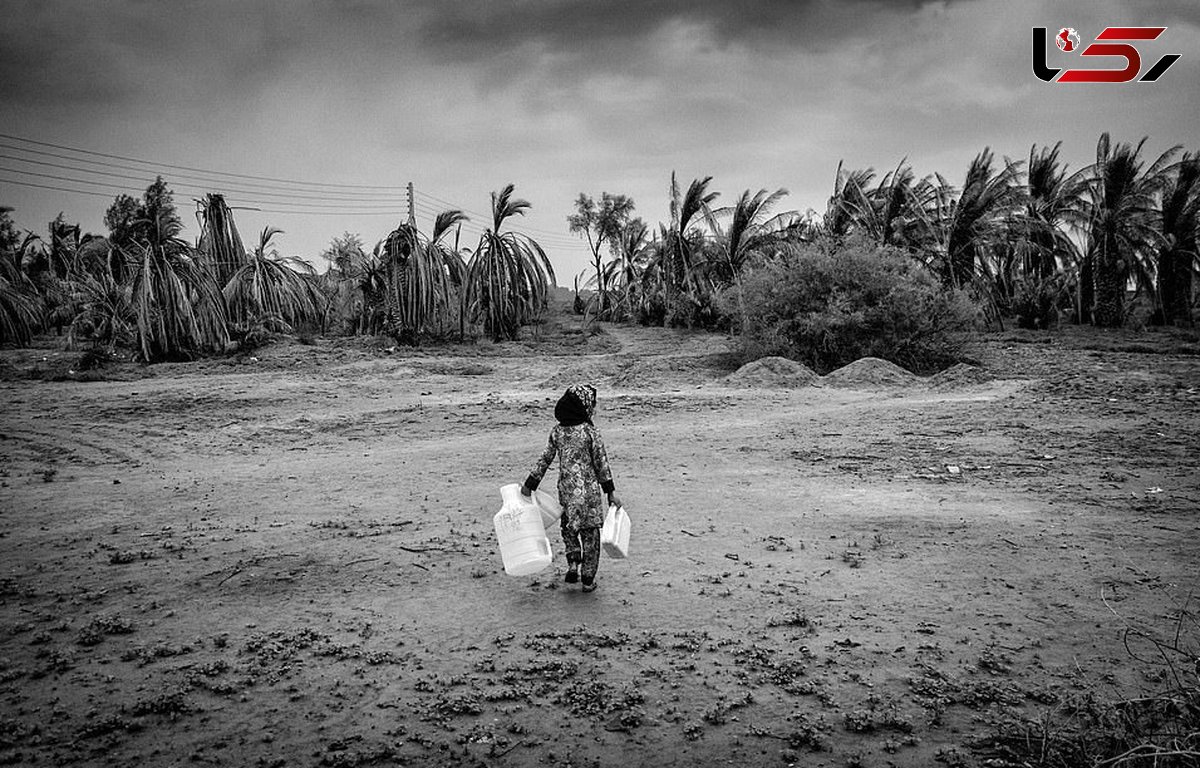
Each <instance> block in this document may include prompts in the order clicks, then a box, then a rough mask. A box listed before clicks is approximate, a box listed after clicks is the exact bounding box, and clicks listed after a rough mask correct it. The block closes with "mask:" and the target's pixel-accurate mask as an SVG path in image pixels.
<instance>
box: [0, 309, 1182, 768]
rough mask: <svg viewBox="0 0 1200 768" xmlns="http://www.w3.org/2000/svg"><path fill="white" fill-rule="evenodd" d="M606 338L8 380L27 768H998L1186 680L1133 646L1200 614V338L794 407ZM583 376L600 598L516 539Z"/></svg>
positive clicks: (985, 366) (834, 394)
mask: <svg viewBox="0 0 1200 768" xmlns="http://www.w3.org/2000/svg"><path fill="white" fill-rule="evenodd" d="M563 338H567V337H566V336H564V337H563ZM571 338H573V339H574V341H573V342H572V343H573V345H574V346H572V347H571V348H570V349H561V348H559V347H557V346H555V342H554V340H553V339H551V340H549V341H545V342H543V343H541V344H511V345H499V346H495V345H488V344H484V345H481V346H480V347H478V348H467V347H460V348H455V349H453V350H450V351H449V353H448V354H442V355H435V354H434V352H433V351H432V350H427V351H420V352H416V353H414V352H411V351H406V350H396V351H395V352H394V353H391V354H389V353H386V352H385V351H383V350H381V349H379V348H377V347H373V346H354V345H349V344H334V343H331V342H324V341H322V342H320V343H318V344H317V345H316V346H301V345H297V344H294V343H289V344H279V345H276V346H274V347H270V348H268V349H265V350H263V351H262V352H261V353H260V354H259V355H258V356H257V359H256V360H249V359H245V360H241V361H218V362H210V363H199V364H190V365H172V366H158V367H155V368H154V369H152V370H151V371H150V373H151V374H152V375H151V376H149V377H146V378H133V379H131V380H127V381H107V382H91V383H79V382H73V381H63V382H41V381H28V380H17V379H13V377H12V376H10V377H9V380H5V381H0V397H3V401H4V403H5V408H4V415H3V417H2V419H0V433H2V439H0V467H2V468H0V481H2V482H3V487H0V562H2V563H3V565H2V566H0V567H2V573H0V701H2V702H3V714H0V762H5V761H7V762H15V763H25V762H34V761H35V760H36V761H37V763H38V764H42V765H54V764H119V765H133V764H143V765H170V764H176V763H178V764H183V763H199V764H204V763H212V764H224V765H254V764H261V765H367V764H391V763H405V762H407V763H408V764H413V765H436V764H441V765H448V766H449V765H454V766H458V765H473V764H474V765H489V766H518V765H556V766H566V765H590V764H597V763H598V764H600V765H627V766H636V765H649V764H657V765H680V766H692V765H710V764H724V763H728V764H732V765H743V766H744V765H785V764H787V763H788V762H795V761H801V762H802V763H803V764H804V765H830V766H834V765H838V766H840V765H846V764H847V762H848V761H851V760H854V759H855V758H856V757H857V758H858V759H859V760H860V761H861V764H863V765H890V764H895V765H928V764H930V762H931V761H933V760H934V759H935V758H936V759H939V760H941V761H942V762H944V763H946V764H949V765H956V764H972V762H977V761H979V760H980V759H981V757H985V756H986V754H987V752H986V748H985V747H983V746H982V745H981V744H980V743H978V742H977V739H978V737H981V736H984V735H986V734H988V733H989V732H990V731H991V728H992V724H994V723H996V722H999V721H1000V720H1001V719H1003V718H1004V717H1010V716H1013V717H1022V716H1030V717H1035V716H1036V715H1037V713H1038V712H1039V711H1041V710H1043V709H1045V708H1047V707H1050V706H1052V705H1053V703H1054V702H1055V701H1058V700H1061V699H1062V698H1063V697H1064V696H1068V695H1071V694H1072V693H1073V692H1078V691H1081V690H1087V689H1089V688H1090V689H1093V690H1094V691H1095V692H1096V693H1097V695H1123V694H1125V693H1128V692H1130V691H1134V690H1144V689H1149V690H1152V689H1153V688H1154V686H1155V685H1156V684H1157V683H1158V681H1157V680H1156V679H1155V676H1156V675H1158V674H1161V670H1156V669H1155V668H1154V666H1153V665H1152V664H1143V663H1140V662H1137V661H1135V660H1133V659H1131V657H1130V655H1129V653H1128V652H1127V650H1126V648H1125V647H1124V645H1123V642H1122V631H1123V629H1124V628H1125V627H1126V625H1127V624H1128V625H1136V626H1140V627H1144V628H1145V629H1147V630H1148V631H1149V632H1151V633H1158V634H1162V635H1166V634H1169V633H1170V632H1171V631H1172V630H1173V627H1174V626H1175V624H1174V622H1175V621H1176V620H1177V619H1178V617H1179V611H1180V610H1181V608H1182V609H1183V610H1185V611H1187V612H1188V615H1189V616H1194V612H1195V603H1194V601H1193V603H1192V604H1190V605H1188V606H1184V604H1183V603H1184V600H1185V598H1186V597H1187V596H1188V595H1189V593H1190V592H1191V591H1193V590H1195V589H1196V588H1197V587H1200V575H1198V574H1200V571H1198V570H1197V568H1196V564H1197V563H1198V562H1200V543H1198V542H1200V537H1198V536H1197V534H1198V533H1200V517H1198V516H1197V512H1196V510H1197V509H1198V508H1200V469H1198V468H1197V466H1198V462H1197V459H1196V457H1197V447H1198V446H1200V437H1198V435H1200V357H1198V356H1197V351H1198V349H1197V344H1196V343H1195V342H1194V341H1190V340H1187V339H1183V340H1180V338H1181V337H1177V336H1172V337H1169V343H1168V344H1167V345H1166V346H1168V347H1169V348H1170V350H1171V351H1170V353H1168V354H1156V353H1152V352H1153V351H1154V350H1155V349H1159V348H1162V347H1163V346H1164V338H1168V337H1164V336H1159V335H1155V334H1149V335H1134V334H1129V335H1125V336H1121V337H1119V338H1116V340H1115V341H1114V337H1111V336H1103V335H1101V334H1096V333H1091V332H1087V331H1079V330H1074V329H1069V330H1068V331H1066V332H1064V333H1062V334H1059V335H1034V334H998V335H993V336H991V337H989V338H988V339H987V340H985V341H984V342H983V343H982V344H981V345H980V347H979V349H978V350H977V357H978V362H979V363H980V364H981V367H982V371H979V370H976V369H969V370H968V369H964V371H960V372H959V373H960V374H961V375H956V376H948V377H943V378H941V379H936V380H929V381H917V380H914V381H913V382H911V383H909V384H901V385H896V384H888V385H879V384H872V383H871V382H870V381H868V380H867V379H866V378H863V379H861V380H859V382H858V383H857V384H856V382H855V381H854V380H851V381H842V382H840V383H839V385H838V386H833V385H832V384H831V383H830V382H824V385H823V386H811V387H804V388H797V389H784V388H746V387H739V386H733V385H732V383H731V382H730V381H727V380H726V376H727V375H728V374H729V373H730V371H731V364H730V356H729V355H728V350H727V349H726V345H725V342H724V340H723V339H721V338H720V337H713V336H708V335H703V334H692V333H685V332H677V331H669V330H663V329H642V328H635V327H613V328H609V329H607V331H606V333H605V334H604V335H602V336H599V337H595V338H593V339H592V340H591V341H588V342H585V341H584V340H583V338H582V337H577V336H576V337H571ZM37 354H39V355H45V356H47V357H53V356H54V355H55V353H54V352H53V351H49V350H41V351H38V352H37ZM4 357H5V359H6V360H8V362H9V363H10V367H9V369H8V370H15V371H18V372H19V371H21V370H22V369H23V366H28V365H29V364H31V363H30V361H35V357H36V356H35V355H32V354H31V353H28V352H23V353H17V352H13V351H8V352H5V353H4ZM576 378H582V379H585V380H590V381H592V382H594V383H596V384H597V385H598V387H599V389H600V406H599V410H598V413H597V420H596V423H597V425H598V426H599V427H600V428H601V430H602V432H603V434H604V436H605V439H606V442H607V443H608V446H609V455H610V459H611V460H612V463H613V467H614V471H615V473H616V478H617V485H618V489H619V491H620V493H621V495H622V497H623V498H624V500H625V501H626V504H627V507H628V508H629V511H630V514H631V517H632V519H633V526H634V529H633V537H634V538H633V543H632V550H633V551H632V557H631V558H630V559H629V560H626V561H614V560H602V561H601V570H600V575H599V579H598V580H599V583H600V589H599V590H598V591H597V592H595V593H594V594H582V593H580V592H579V591H578V589H577V587H572V586H568V585H565V584H561V583H560V579H561V574H562V560H561V545H560V542H559V541H558V540H557V534H552V536H551V539H552V542H553V543H554V545H555V548H556V557H557V558H558V559H557V560H556V562H555V567H554V568H553V569H549V570H547V571H545V572H543V573H542V574H539V575H538V576H536V577H531V578H521V579H514V578H510V577H508V576H506V575H504V573H503V571H502V569H501V566H500V561H499V556H498V554H497V552H496V548H495V546H494V545H493V540H492V531H491V518H492V515H493V514H494V513H495V511H496V510H497V508H498V506H499V494H498V491H497V489H498V487H499V486H500V485H501V484H503V483H506V482H515V481H519V480H520V479H521V478H522V477H524V475H525V474H526V473H527V471H528V469H529V468H530V466H531V465H532V463H533V461H534V459H535V458H536V456H537V453H538V451H539V450H540V449H541V447H542V445H543V444H544V440H545V436H546V433H547V432H548V430H549V428H550V426H552V415H551V411H552V405H553V402H554V400H555V399H556V398H557V396H558V394H559V393H560V392H561V390H562V388H563V387H564V386H565V385H566V384H567V383H569V382H570V381H573V380H575V379H576ZM818 383H819V384H821V383H822V382H818ZM552 473H553V470H552ZM1135 650H1137V649H1136V648H1135ZM971 746H975V747H976V748H977V750H979V751H977V752H976V753H974V754H973V753H972V751H971V750H970V749H969V747H971Z"/></svg>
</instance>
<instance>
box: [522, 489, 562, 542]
mask: <svg viewBox="0 0 1200 768" xmlns="http://www.w3.org/2000/svg"><path fill="white" fill-rule="evenodd" d="M520 492H521V486H519V485H518V486H517V493H520ZM533 500H534V501H535V502H537V505H538V509H540V510H541V511H542V525H543V526H545V528H546V530H547V531H548V530H550V529H551V528H553V527H554V526H556V525H558V519H559V518H560V517H562V507H560V506H559V505H558V498H557V497H556V496H553V495H551V494H549V493H546V492H545V491H534V492H533Z"/></svg>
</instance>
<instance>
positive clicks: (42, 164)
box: [0, 144, 405, 206]
mask: <svg viewBox="0 0 1200 768" xmlns="http://www.w3.org/2000/svg"><path fill="white" fill-rule="evenodd" d="M2 146H3V144H0V147H2ZM0 159H4V160H14V161H16V162H19V163H28V164H30V165H33V166H34V167H37V168H57V169H61V170H66V171H72V172H74V173H90V174H93V175H95V176H100V177H107V178H113V179H126V180H130V181H138V182H144V181H145V177H144V176H130V175H127V174H121V173H113V172H112V171H98V170H92V169H91V168H79V167H77V166H71V165H63V164H62V163H51V162H47V161H45V160H31V159H29V158H24V157H15V156H13V155H8V154H4V153H0ZM6 170H9V171H12V172H14V173H28V174H32V175H39V174H37V173H36V172H34V171H26V170H21V169H16V168H9V169H6ZM126 170H129V169H126ZM135 170H136V169H135ZM175 178H177V177H174V176H171V177H166V179H165V180H166V181H168V182H171V183H175V184H176V185H178V184H179V183H178V182H175V181H174V179H175ZM180 178H195V177H187V176H181V177H180ZM70 181H79V182H83V183H94V182H90V181H89V180H86V179H74V178H73V179H70ZM200 181H202V182H203V181H205V180H204V179H201V180H200ZM183 185H184V186H189V187H192V188H199V187H200V186H201V185H200V184H189V183H188V182H184V183H183ZM204 188H205V189H209V190H212V189H213V188H212V187H204ZM220 189H221V192H222V194H225V193H230V192H232V193H235V194H244V195H252V196H264V197H278V198H283V199H289V200H290V199H294V200H309V201H316V202H346V203H355V204H357V205H371V204H375V203H380V204H386V205H392V206H395V205H404V204H405V200H404V198H403V197H379V196H375V197H369V198H358V197H347V196H344V195H342V194H341V193H335V194H332V195H306V194H303V193H292V192H278V191H275V190H272V189H249V190H247V189H240V188H238V186H237V185H233V186H223V187H221V188H220ZM306 191H308V190H306Z"/></svg>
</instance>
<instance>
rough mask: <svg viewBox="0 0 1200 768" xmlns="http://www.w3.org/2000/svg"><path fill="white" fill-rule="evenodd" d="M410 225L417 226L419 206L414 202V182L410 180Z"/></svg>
mask: <svg viewBox="0 0 1200 768" xmlns="http://www.w3.org/2000/svg"><path fill="white" fill-rule="evenodd" d="M408 225H409V226H410V227H415V226H417V207H416V204H415V203H414V202H413V183H412V182H411V181H410V182H408Z"/></svg>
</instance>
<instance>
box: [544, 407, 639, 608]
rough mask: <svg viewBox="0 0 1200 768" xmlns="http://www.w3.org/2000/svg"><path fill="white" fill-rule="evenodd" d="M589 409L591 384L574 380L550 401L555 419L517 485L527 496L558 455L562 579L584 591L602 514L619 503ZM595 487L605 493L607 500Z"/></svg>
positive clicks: (592, 579) (592, 575)
mask: <svg viewBox="0 0 1200 768" xmlns="http://www.w3.org/2000/svg"><path fill="white" fill-rule="evenodd" d="M595 411H596V388H595V387H593V386H591V385H590V384H575V385H573V386H571V387H569V388H568V389H567V391H566V393H564V394H563V396H562V397H560V398H559V399H558V403H557V404H556V405H555V406H554V418H556V419H558V424H557V425H556V426H555V427H554V429H552V430H550V442H549V443H548V444H547V445H546V450H545V451H542V456H541V458H540V459H538V463H537V466H536V467H534V468H533V472H531V473H529V478H528V479H527V480H526V481H525V485H524V486H522V487H521V493H523V494H524V495H526V496H529V495H531V494H532V493H533V491H534V490H536V489H537V487H538V484H539V483H541V482H542V478H543V477H544V476H545V474H546V470H547V469H549V468H550V464H551V462H553V461H554V457H555V456H558V500H559V504H560V505H561V506H562V510H563V513H562V518H561V519H560V520H559V526H560V527H561V528H562V537H563V544H564V545H565V547H566V550H567V577H566V578H567V581H568V582H569V583H571V584H574V583H575V582H577V581H582V582H583V591H584V592H591V591H592V590H593V589H595V588H596V568H597V567H598V566H599V565H600V527H601V526H602V525H603V524H604V513H605V511H607V509H608V504H613V505H616V506H618V507H619V506H621V500H620V499H618V498H617V496H616V493H615V488H614V486H613V479H612V470H610V469H609V467H608V454H607V453H605V450H604V441H603V440H602V439H601V438H600V430H598V429H596V426H595V425H594V424H592V414H593V413H595ZM601 492H603V493H604V494H605V495H607V496H608V504H605V503H604V500H603V499H602V498H601Z"/></svg>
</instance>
